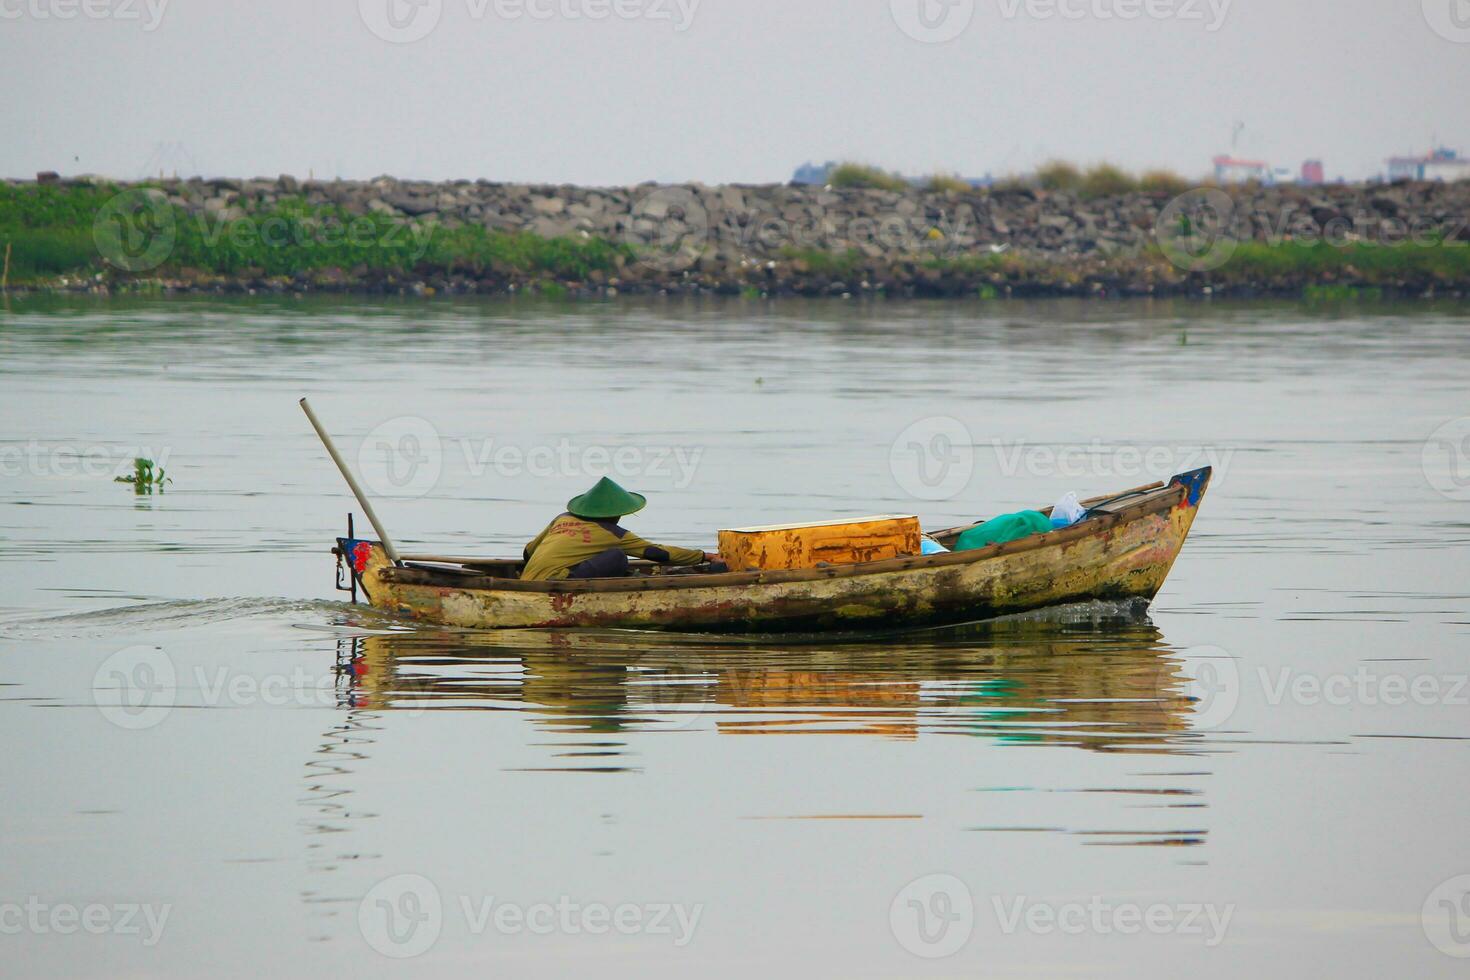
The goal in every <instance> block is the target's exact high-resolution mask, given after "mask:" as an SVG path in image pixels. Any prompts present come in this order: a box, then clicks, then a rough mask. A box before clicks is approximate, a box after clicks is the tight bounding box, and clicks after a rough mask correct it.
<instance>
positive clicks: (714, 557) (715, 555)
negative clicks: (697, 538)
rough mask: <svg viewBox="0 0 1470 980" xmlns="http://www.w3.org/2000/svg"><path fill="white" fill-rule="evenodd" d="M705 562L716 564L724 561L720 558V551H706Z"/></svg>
mask: <svg viewBox="0 0 1470 980" xmlns="http://www.w3.org/2000/svg"><path fill="white" fill-rule="evenodd" d="M704 560H705V561H710V562H715V561H721V560H722V559H721V558H720V553H719V552H718V551H706V552H705V553H704Z"/></svg>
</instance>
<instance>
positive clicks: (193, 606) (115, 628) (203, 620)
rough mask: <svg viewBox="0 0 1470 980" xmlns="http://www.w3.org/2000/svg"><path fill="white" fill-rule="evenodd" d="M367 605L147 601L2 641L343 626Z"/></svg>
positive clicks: (21, 629)
mask: <svg viewBox="0 0 1470 980" xmlns="http://www.w3.org/2000/svg"><path fill="white" fill-rule="evenodd" d="M362 612H363V607H361V606H357V607H354V606H352V605H349V604H348V603H345V602H332V601H328V600H324V599H311V600H303V599H260V598H254V599H252V598H235V599H175V600H169V601H165V602H144V603H139V604H137V605H133V606H118V607H113V608H109V609H97V610H92V611H90V612H82V613H68V614H64V615H60V616H55V615H52V616H39V617H33V618H29V619H15V620H10V621H9V622H5V623H0V638H5V639H38V638H46V637H58V638H60V637H76V636H96V635H99V634H107V633H118V632H148V631H151V630H160V629H179V628H183V627H196V626H208V625H210V624H213V623H223V622H233V621H238V620H242V619H280V620H285V621H287V622H289V623H295V622H297V621H299V620H302V619H306V620H309V621H314V622H319V623H323V624H325V623H332V622H340V621H341V620H342V619H343V618H344V616H345V615H346V614H348V613H351V614H352V618H353V619H359V618H361V613H362Z"/></svg>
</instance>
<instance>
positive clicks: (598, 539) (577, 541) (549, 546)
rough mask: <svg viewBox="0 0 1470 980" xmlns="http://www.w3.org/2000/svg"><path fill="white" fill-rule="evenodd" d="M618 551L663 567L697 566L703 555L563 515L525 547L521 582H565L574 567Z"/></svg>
mask: <svg viewBox="0 0 1470 980" xmlns="http://www.w3.org/2000/svg"><path fill="white" fill-rule="evenodd" d="M612 548H617V549H618V550H620V551H622V552H623V553H624V554H626V555H627V556H628V557H629V558H643V559H646V560H648V561H656V562H658V563H659V564H662V565H698V564H699V563H700V562H702V561H704V552H703V551H696V550H694V549H692V548H669V547H665V546H663V545H656V544H650V543H649V542H647V541H644V540H643V539H642V538H640V537H639V536H638V535H636V534H634V533H633V532H632V531H629V530H628V529H627V528H624V527H619V526H618V523H617V521H615V520H605V521H594V520H589V519H587V518H583V517H576V516H574V515H572V514H563V515H561V516H560V517H558V518H557V519H556V520H554V521H552V522H551V523H550V524H548V525H547V526H546V530H544V531H542V532H541V533H540V534H538V535H536V540H534V541H532V542H531V543H530V544H528V545H526V554H525V558H526V567H525V569H524V570H523V571H522V572H521V579H522V580H524V581H528V582H549V581H553V580H557V579H564V578H566V577H567V575H568V573H570V572H571V570H572V569H573V568H575V567H576V566H577V565H580V564H581V563H582V562H584V561H586V560H587V559H588V558H591V557H593V556H595V555H600V554H602V553H603V552H604V551H608V550H610V549H612Z"/></svg>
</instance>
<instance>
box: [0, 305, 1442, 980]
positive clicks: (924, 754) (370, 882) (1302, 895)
mask: <svg viewBox="0 0 1470 980" xmlns="http://www.w3.org/2000/svg"><path fill="white" fill-rule="evenodd" d="M1467 369H1470V310H1467V309H1466V308H1465V307H1463V306H1462V307H1455V306H1450V305H1437V306H1389V307H1367V308H1356V309H1334V308H1309V307H1299V306H1294V305H1261V306H1255V305H1214V306H1205V305H1188V304H1180V305H1172V304H1165V303H1154V304H1098V305H1072V304H1065V303H1047V304H1035V305H1024V304H1019V303H1017V304H1005V305H997V304H980V303H976V304H971V305H965V304H955V305H933V306H930V305H923V304H911V305H902V304H892V305H885V306H877V307H867V306H860V305H856V304H841V303H833V304H810V305H806V304H798V303H790V304H781V305H778V306H765V305H762V304H755V303H751V304H707V305H688V306H684V305H678V304H665V305H653V306H642V305H638V304H632V303H629V304H618V305H607V306H603V305H593V304H588V305H581V306H572V307H554V306H538V305H534V304H520V305H516V304H499V305H492V304H465V305H458V304H453V303H431V304H414V303H369V302H341V301H339V302H306V301H297V302H244V301H241V302H197V301H146V302H128V301H113V302H110V303H87V302H78V301H66V302H40V301H37V302H31V303H28V304H19V303H12V304H11V305H10V306H9V307H6V308H5V311H4V313H3V314H0V487H3V491H0V739H3V744H4V745H5V746H6V748H7V752H6V761H5V764H4V791H3V795H0V961H3V962H4V964H5V969H4V972H5V974H6V975H7V976H11V975H13V976H85V975H107V976H139V977H142V976H149V977H153V976H167V977H191V978H192V977H200V976H261V975H270V976H274V977H297V976H300V977H315V976H320V975H323V973H324V972H326V971H331V973H332V974H351V975H357V976H387V975H396V974H399V973H403V972H411V973H412V974H414V975H420V976H463V975H467V974H470V973H471V972H474V973H475V974H478V975H486V974H488V975H501V976H514V977H562V976H567V975H571V974H573V973H574V972H594V971H595V972H596V973H598V974H600V975H611V976H619V977H621V976H642V977H647V976H655V977H664V976H668V977H675V976H678V977H686V976H705V975H713V976H748V975H751V974H753V973H762V974H767V975H772V976H796V975H803V976H811V975H815V976H841V977H851V976H874V977H930V976H934V977H940V976H965V977H974V976H1027V977H1031V976H1059V975H1080V976H1099V975H1106V974H1120V975H1130V976H1164V975H1174V974H1176V973H1178V972H1180V971H1183V970H1188V971H1190V973H1191V974H1193V975H1198V976H1204V977H1235V976H1240V975H1248V974H1251V973H1255V974H1261V975H1276V976H1280V975H1328V974H1331V975H1338V976H1348V977H1378V976H1423V977H1450V976H1463V975H1464V970H1465V968H1466V963H1465V962H1464V960H1463V959H1459V958H1456V956H1455V954H1459V956H1465V955H1466V954H1470V897H1467V892H1470V877H1465V876H1470V846H1467V844H1466V839H1465V817H1466V812H1467V802H1470V789H1467V783H1466V778H1465V776H1466V772H1467V766H1470V724H1467V722H1470V689H1467V686H1466V676H1467V674H1470V648H1467V638H1470V578H1467V561H1466V555H1467V550H1466V549H1467V545H1470V522H1467V508H1470V440H1467V436H1470V421H1467V420H1466V418H1465V416H1467V415H1470V400H1467V395H1466V393H1467V390H1470V389H1467V386H1466V381H1465V379H1466V374H1467ZM302 394H310V395H312V396H313V402H314V404H315V406H316V408H317V410H318V412H319V413H320V414H321V415H322V416H323V418H324V420H325V421H326V423H327V424H328V426H329V427H331V428H332V429H333V430H334V431H335V432H336V433H337V434H338V435H339V438H340V441H341V444H342V446H343V449H344V451H345V453H346V455H347V456H348V457H349V458H350V459H351V460H352V461H353V462H354V464H355V465H358V466H360V467H361V468H362V469H363V472H364V479H365V482H367V483H368V484H369V485H370V486H371V487H372V489H373V492H374V494H375V495H376V496H377V497H378V498H379V501H380V510H381V513H382V516H383V518H384V520H385V521H386V522H387V524H388V526H389V528H390V530H391V531H392V532H393V533H394V534H395V535H396V536H397V537H399V538H400V539H401V544H402V545H403V547H404V548H405V550H410V551H415V552H430V553H439V554H443V553H449V554H458V555H463V554H476V555H479V554H492V553H494V554H514V553H517V552H518V551H519V549H520V547H521V545H522V544H523V543H524V542H525V541H526V540H527V539H528V538H529V537H530V536H531V535H532V534H534V533H535V532H536V531H537V530H539V528H540V527H541V526H542V525H543V524H544V523H545V521H546V520H548V519H549V518H550V517H551V516H554V515H555V514H556V513H557V512H558V511H559V510H560V509H561V507H562V505H563V503H564V501H565V500H566V499H567V498H568V497H570V496H572V495H573V494H574V493H577V492H580V491H581V490H583V489H585V487H586V485H587V484H589V483H590V482H592V478H593V476H595V475H597V474H600V473H602V472H608V471H611V472H612V473H613V475H614V476H615V477H616V478H617V479H619V480H620V481H621V482H623V483H625V484H627V485H629V486H632V487H635V488H637V489H640V490H642V491H643V492H645V493H647V494H648V495H649V497H650V499H651V505H650V507H649V508H648V510H647V511H646V512H645V513H644V514H642V515H639V516H638V517H637V518H635V519H634V521H633V526H634V527H636V528H637V529H638V530H639V531H640V532H641V533H643V534H644V535H645V536H647V537H650V538H652V539H654V540H662V541H667V542H670V543H675V544H684V545H691V546H697V545H706V546H713V543H714V536H715V535H714V532H715V531H716V529H718V528H720V527H731V526H743V525H749V524H752V523H774V522H778V521H796V520H806V519H821V518H826V517H830V516H834V515H859V514H866V513H884V512H912V513H918V514H919V515H921V516H922V517H923V518H924V520H925V522H926V524H929V525H931V526H933V525H937V526H947V525H952V524H956V523H959V522H961V521H964V520H972V519H975V518H978V517H983V516H990V515H993V514H995V513H998V512H1001V511H1005V510H1010V509H1015V508H1017V507H1023V506H1044V505H1046V504H1050V503H1052V502H1053V501H1055V500H1056V499H1057V498H1058V497H1059V496H1061V495H1062V494H1063V493H1065V492H1067V491H1069V490H1077V491H1079V492H1082V493H1083V494H1084V495H1087V494H1091V493H1103V492H1107V491H1111V490H1119V489H1125V488H1127V487H1131V486H1135V485H1138V484H1142V483H1146V482H1149V481H1150V480H1154V479H1159V478H1167V477H1168V476H1169V475H1170V474H1171V473H1172V472H1174V471H1176V470H1183V469H1188V468H1191V467H1194V466H1198V465H1205V464H1213V465H1215V466H1216V476H1215V482H1214V485H1213V487H1212V488H1211V490H1210V493H1209V496H1208V497H1207V498H1206V501H1205V504H1204V508H1203V510H1202V512H1201V515H1200V517H1199V520H1198V522H1197V523H1196V525H1195V530H1194V533H1193V535H1192V537H1191V538H1190V541H1189V543H1188V545H1187V546H1186V548H1185V550H1184V553H1183V555H1182V557H1181V559H1180V560H1179V563H1178V565H1177V566H1176V567H1175V570H1174V573H1173V575H1172V576H1171V578H1170V579H1169V582H1168V584H1167V586H1166V588H1165V590H1164V592H1163V594H1162V595H1161V596H1160V597H1159V599H1158V601H1157V602H1156V603H1155V605H1154V606H1153V607H1152V608H1151V610H1149V611H1148V613H1147V614H1146V615H1144V614H1139V613H1138V612H1137V611H1135V610H1128V609H1123V608H1084V609H1074V610H1067V611H1062V612H1060V613H1057V614H1055V615H1050V616H1043V617H1035V618H1033V619H1031V620H1029V621H1024V622H1014V623H1004V624H999V625H995V626H991V627H986V628H977V629H968V630H962V631H950V632H943V633H933V634H924V635H915V636H909V637H904V638H902V639H897V640H895V639H885V640H882V641H876V640H875V641H872V642H867V643H858V644H849V645H834V644H831V643H820V642H818V643H808V644H797V643H792V642H781V641H776V640H771V641H754V642H750V643H744V644H734V645H730V644H723V645H722V644H715V643H711V642H709V641H704V640H699V639H696V638H680V637H649V636H641V635H635V634H611V635H602V636H587V635H574V636H568V635H546V634H534V633H531V634H526V633H522V634H515V635H492V634H483V635H474V634H464V633H450V632H444V631H435V630H424V629H418V630H415V629H411V628H408V627H406V626H404V625H402V624H397V623H394V622H392V621H388V620H384V619H381V618H378V617H376V616H374V615H373V614H371V613H370V612H368V611H364V610H362V609H360V608H358V609H354V608H353V607H351V606H349V605H348V604H346V602H345V601H344V600H345V598H346V597H345V596H344V595H342V594H340V593H337V592H335V591H334V589H333V578H332V574H333V569H332V559H331V557H330V555H329V554H328V553H327V551H328V549H329V547H330V546H331V539H332V538H333V537H334V536H335V535H336V534H338V533H340V532H341V530H342V528H343V525H344V522H345V520H346V515H347V513H348V511H349V510H350V509H351V502H350V499H349V498H348V496H347V494H346V491H345V489H344V488H343V486H342V485H341V481H340V480H339V478H338V477H337V475H336V473H335V471H334V470H333V469H332V467H331V465H330V463H329V462H328V460H327V458H326V456H325V455H324V453H323V451H322V450H321V448H320V446H319V444H318V443H317V441H316V439H315V437H314V436H313V435H312V433H311V431H310V429H309V428H308V427H307V424H306V421H305V419H304V418H303V417H302V415H301V413H300V412H299V410H298V408H297V406H296V399H297V398H298V397H300V396H301V395H302ZM136 455H144V456H148V457H150V458H153V459H155V460H157V461H159V462H161V463H163V465H164V466H165V468H166V470H167V474H168V476H169V477H171V478H172V480H173V482H172V484H171V485H169V486H168V487H167V490H166V492H165V493H163V494H161V495H153V496H144V497H137V496H134V495H133V494H132V492H131V491H130V490H129V488H127V487H126V486H121V485H119V484H116V483H114V482H113V477H114V476H115V475H117V474H119V473H122V472H125V471H126V468H127V466H128V465H130V461H131V459H132V458H133V457H134V456H136ZM360 520H361V518H360V517H359V521H360ZM359 527H360V528H361V527H362V525H361V524H359Z"/></svg>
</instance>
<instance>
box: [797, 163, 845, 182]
mask: <svg viewBox="0 0 1470 980" xmlns="http://www.w3.org/2000/svg"><path fill="white" fill-rule="evenodd" d="M836 168H837V161H836V160H828V161H827V162H826V163H823V164H816V163H812V162H811V161H810V160H808V161H807V162H806V163H803V164H802V165H801V166H799V167H797V168H796V174H795V175H794V176H793V177H792V178H791V182H792V183H793V184H824V185H825V184H826V183H827V178H828V177H829V176H831V174H832V171H833V170H835V169H836Z"/></svg>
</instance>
